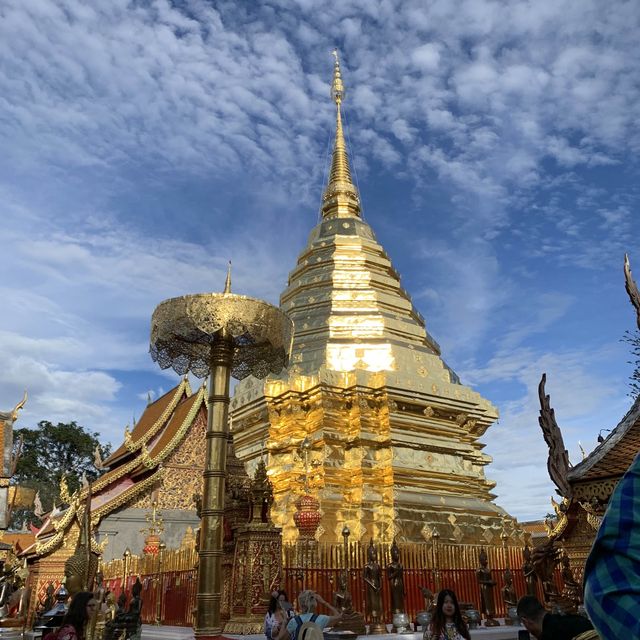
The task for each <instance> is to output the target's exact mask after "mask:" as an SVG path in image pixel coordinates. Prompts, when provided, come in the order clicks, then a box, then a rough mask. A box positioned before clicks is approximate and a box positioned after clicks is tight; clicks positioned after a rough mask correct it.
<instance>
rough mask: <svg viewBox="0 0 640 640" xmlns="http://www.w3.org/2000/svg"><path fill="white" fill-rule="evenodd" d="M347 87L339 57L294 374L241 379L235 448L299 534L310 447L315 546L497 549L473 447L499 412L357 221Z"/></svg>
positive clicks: (497, 523) (302, 266)
mask: <svg viewBox="0 0 640 640" xmlns="http://www.w3.org/2000/svg"><path fill="white" fill-rule="evenodd" d="M344 95H345V93H344V85H343V81H342V77H341V72H340V66H339V62H338V59H337V55H336V62H335V69H334V78H333V85H332V96H333V99H334V102H335V105H336V137H335V143H334V149H333V156H332V161H331V170H330V175H329V182H328V185H327V187H326V189H325V192H324V196H323V203H322V220H321V221H320V223H319V224H318V225H317V226H316V227H315V228H314V229H313V230H312V231H311V234H310V236H309V241H308V243H307V246H306V247H305V248H304V250H303V251H302V253H301V254H300V256H299V258H298V263H297V265H296V266H295V268H294V269H293V270H292V271H291V273H290V274H289V282H288V286H287V288H286V289H285V290H284V292H283V293H282V296H281V298H280V307H281V309H282V310H283V311H284V312H285V313H287V314H288V315H289V316H290V317H291V318H292V319H293V321H294V325H295V336H294V342H293V349H292V357H291V362H290V365H289V367H288V369H287V371H286V374H281V375H280V376H277V377H274V376H271V377H269V378H268V379H267V380H266V381H265V382H260V381H258V380H256V379H255V378H247V379H246V380H243V381H242V382H241V383H240V384H238V386H237V387H236V391H235V396H234V398H233V400H232V405H231V408H232V412H233V428H234V438H235V444H236V452H237V454H238V456H239V457H240V459H242V460H244V461H245V462H248V463H249V464H250V465H255V464H256V462H257V460H258V458H259V456H260V452H261V449H262V446H263V443H264V442H266V443H267V449H268V451H269V461H268V468H269V477H270V480H271V482H272V483H273V489H274V498H275V502H274V509H273V511H272V516H273V518H274V522H275V524H276V525H277V526H280V527H282V529H283V538H284V541H285V542H291V541H293V540H295V539H297V537H298V535H299V534H298V531H297V528H296V525H295V522H294V512H295V510H296V501H297V499H298V497H299V496H300V495H301V494H302V493H303V488H302V483H301V482H300V476H301V474H302V473H304V469H303V463H302V461H301V460H300V458H299V457H298V456H297V455H296V450H297V449H298V448H299V447H300V443H301V442H302V441H303V440H304V439H305V438H308V439H309V442H310V443H311V446H310V450H309V456H310V460H311V464H312V466H313V469H314V472H313V476H312V477H310V478H309V480H308V481H309V488H310V493H311V494H312V495H314V496H317V498H318V499H319V502H320V513H321V515H322V523H321V535H320V540H324V541H333V542H338V541H340V539H341V537H340V536H341V531H342V528H343V526H344V525H345V523H346V524H348V526H349V529H350V530H351V532H352V535H353V539H354V540H361V541H364V540H368V539H369V538H371V537H373V538H374V539H376V540H382V541H388V542H390V541H391V540H393V539H394V537H395V538H396V539H397V540H398V541H399V542H402V541H422V540H424V535H423V532H430V531H431V530H432V529H433V527H434V525H436V526H437V528H438V530H439V531H440V533H441V535H442V539H443V540H450V541H452V542H459V543H463V542H476V543H478V542H479V543H482V544H492V543H495V544H499V543H500V532H501V530H502V520H503V518H504V517H505V515H506V514H505V512H504V511H503V510H502V509H500V508H499V507H497V506H496V505H495V504H494V503H493V502H492V499H493V498H494V497H495V496H494V495H493V494H492V493H491V489H492V488H493V487H494V483H493V482H490V481H488V480H487V479H486V478H485V475H484V467H485V466H486V465H487V464H488V463H489V462H490V458H489V456H487V455H485V454H484V453H483V452H482V449H483V447H484V445H483V444H482V443H480V442H479V441H478V438H480V437H481V436H482V435H483V434H484V432H485V431H486V429H487V428H488V427H489V426H490V425H491V423H492V422H494V420H496V418H497V410H496V408H495V407H494V406H493V405H492V404H491V403H490V402H488V401H487V400H485V399H484V398H482V397H481V396H480V395H479V394H478V393H476V392H474V391H473V390H471V389H470V388H469V387H466V386H464V385H462V384H461V383H460V380H459V379H458V377H457V376H456V374H455V373H454V372H453V371H452V370H451V369H450V368H449V367H448V366H447V365H446V364H445V362H444V361H443V360H442V358H441V355H440V349H439V346H438V344H437V343H436V342H435V340H434V339H433V338H432V337H431V336H430V335H429V334H428V333H427V331H426V328H425V322H424V319H423V318H422V316H421V315H420V313H418V311H417V310H416V309H415V308H414V307H413V305H412V303H411V298H410V297H409V295H408V294H407V292H406V291H405V290H404V289H403V288H402V286H401V284H400V277H399V275H398V273H397V271H396V270H395V269H394V268H393V266H392V264H391V261H390V260H389V257H388V256H387V254H386V253H385V251H384V249H383V248H382V247H381V246H380V244H379V243H378V242H377V240H376V237H375V235H374V233H373V231H372V229H371V227H370V226H369V225H368V224H367V223H366V222H364V221H363V220H362V218H361V209H360V199H359V195H358V191H357V189H356V187H355V186H354V184H353V181H352V179H351V171H350V168H349V157H348V154H347V149H346V145H345V140H344V134H343V130H342V115H341V109H342V104H343V100H344Z"/></svg>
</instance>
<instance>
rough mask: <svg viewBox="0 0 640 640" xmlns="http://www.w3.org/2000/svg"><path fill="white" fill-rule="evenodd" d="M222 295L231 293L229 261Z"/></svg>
mask: <svg viewBox="0 0 640 640" xmlns="http://www.w3.org/2000/svg"><path fill="white" fill-rule="evenodd" d="M224 293H231V260H229V266H228V267H227V278H226V280H225V281H224Z"/></svg>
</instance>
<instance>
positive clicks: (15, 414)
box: [11, 389, 28, 422]
mask: <svg viewBox="0 0 640 640" xmlns="http://www.w3.org/2000/svg"><path fill="white" fill-rule="evenodd" d="M27 397H28V396H27V390H26V389H25V391H24V395H23V396H22V400H20V402H18V404H17V405H16V406H15V407H14V408H13V411H12V412H11V420H12V422H15V421H16V420H17V419H18V411H20V409H22V408H23V407H24V405H25V404H27Z"/></svg>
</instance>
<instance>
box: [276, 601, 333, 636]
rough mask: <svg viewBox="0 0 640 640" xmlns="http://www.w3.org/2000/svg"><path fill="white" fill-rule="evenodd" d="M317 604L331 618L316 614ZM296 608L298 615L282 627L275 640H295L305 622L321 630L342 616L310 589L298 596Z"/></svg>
mask: <svg viewBox="0 0 640 640" xmlns="http://www.w3.org/2000/svg"><path fill="white" fill-rule="evenodd" d="M319 604H322V605H324V606H325V607H327V609H329V611H331V613H332V614H333V615H332V616H328V615H325V614H318V613H316V609H317V607H318V605H319ZM298 606H299V607H300V613H299V614H298V615H297V616H295V617H294V618H291V620H289V622H288V623H287V625H286V626H284V625H283V626H282V629H281V630H280V633H279V634H278V637H277V640H285V639H286V638H287V637H288V638H289V639H290V640H297V637H298V631H299V629H300V627H302V625H303V624H304V623H305V622H315V623H316V624H317V625H318V626H319V627H320V628H321V629H324V628H325V627H331V626H333V625H334V624H335V623H336V622H338V620H340V619H341V618H342V614H341V613H340V612H339V611H338V610H337V609H336V608H335V607H333V606H332V605H330V604H329V603H328V602H327V601H326V600H324V598H322V596H321V595H320V594H319V593H316V592H315V591H312V590H311V589H305V590H304V591H302V592H301V593H300V595H299V596H298Z"/></svg>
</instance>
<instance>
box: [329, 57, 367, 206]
mask: <svg viewBox="0 0 640 640" xmlns="http://www.w3.org/2000/svg"><path fill="white" fill-rule="evenodd" d="M333 56H334V58H335V63H334V65H333V82H332V83H331V98H332V99H333V101H334V102H335V103H336V139H335V142H334V144H333V156H332V158H331V171H330V173H329V183H328V184H327V188H326V189H325V191H324V194H323V196H322V217H323V218H353V217H358V218H359V217H360V197H359V196H358V190H357V189H356V188H355V186H354V184H353V181H352V179H351V169H350V168H349V155H348V154H347V145H346V144H345V141H344V131H343V129H342V114H341V111H340V108H341V105H342V101H343V100H344V83H343V82H342V74H341V73H340V61H339V59H338V50H337V49H334V50H333Z"/></svg>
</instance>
